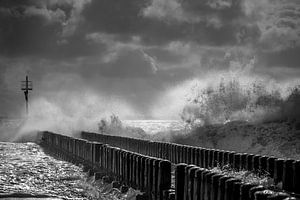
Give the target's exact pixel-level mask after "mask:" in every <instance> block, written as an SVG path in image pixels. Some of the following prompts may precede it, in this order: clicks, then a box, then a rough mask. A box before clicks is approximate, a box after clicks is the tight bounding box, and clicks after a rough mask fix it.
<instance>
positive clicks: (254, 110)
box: [1, 67, 300, 141]
mask: <svg viewBox="0 0 300 200" xmlns="http://www.w3.org/2000/svg"><path fill="white" fill-rule="evenodd" d="M298 85H300V81H299V80H297V79H295V80H285V81H280V80H275V79H272V78H270V77H267V76H262V75H256V74H255V73H253V72H251V70H250V71H249V69H248V68H241V67H240V68H234V69H231V70H229V71H226V72H224V71H211V72H210V73H208V74H207V75H206V76H205V77H196V78H193V79H190V80H186V81H183V82H181V83H179V84H177V85H174V86H170V87H169V88H167V89H162V92H161V94H160V95H159V96H155V97H154V96H151V94H149V95H150V96H151V98H152V99H153V100H152V101H149V102H151V103H148V105H147V106H146V107H145V111H148V113H146V114H145V112H141V109H140V108H139V109H137V108H136V107H135V102H130V101H128V100H126V98H122V96H120V95H119V96H118V95H115V96H111V95H110V96H108V95H106V94H105V93H103V94H102V93H100V92H99V91H97V92H96V91H92V90H86V89H80V90H76V89H74V88H76V87H74V86H73V87H72V88H70V87H64V88H62V89H60V90H59V91H58V92H52V93H45V94H44V93H42V94H40V95H35V96H33V98H32V99H30V105H29V111H30V112H29V115H28V117H24V116H25V114H24V113H22V114H21V116H23V117H21V119H20V120H19V121H18V123H15V126H12V127H13V128H11V127H8V128H7V127H6V128H3V126H1V127H2V128H1V132H2V134H1V135H2V138H1V139H2V140H3V138H4V139H5V140H10V141H18V140H20V139H21V140H22V139H23V138H30V136H32V135H33V136H34V135H35V133H36V132H37V131H42V130H48V131H53V132H58V133H61V134H68V135H71V134H76V133H78V132H79V131H82V130H85V131H94V132H95V131H98V129H99V126H98V125H99V124H98V123H99V122H100V121H101V119H108V120H109V117H110V116H111V115H112V114H114V115H115V116H118V117H119V118H120V119H121V120H122V121H123V120H128V119H130V120H132V119H134V120H149V119H154V120H170V119H171V120H181V121H182V122H184V123H186V124H188V125H190V126H199V125H200V126H203V125H207V124H224V123H227V122H230V121H247V122H252V123H255V122H267V121H278V120H279V121H282V120H292V121H295V120H296V121H297V120H298V119H299V113H300V112H299V109H298V108H297V107H296V105H297V104H299V96H300V95H299V87H298V89H297V86H298ZM82 88H85V87H84V86H82ZM129 125H130V124H129ZM161 127H163V126H161ZM119 128H120V127H119ZM172 128H173V127H172V126H170V127H168V129H170V131H172ZM162 129H163V130H157V132H160V134H161V135H163V134H164V133H165V134H166V138H170V137H171V136H167V135H169V134H170V131H167V130H165V127H164V128H162ZM127 132H128V130H127ZM146 132H147V131H146ZM121 133H122V131H120V130H119V131H118V134H121ZM127 135H128V134H127ZM128 136H130V135H128Z"/></svg>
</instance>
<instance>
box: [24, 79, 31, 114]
mask: <svg viewBox="0 0 300 200" xmlns="http://www.w3.org/2000/svg"><path fill="white" fill-rule="evenodd" d="M21 90H23V91H24V95H25V101H26V114H27V115H28V94H29V93H28V91H29V90H32V81H29V80H28V76H26V80H25V81H22V83H21Z"/></svg>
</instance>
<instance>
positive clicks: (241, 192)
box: [40, 132, 295, 200]
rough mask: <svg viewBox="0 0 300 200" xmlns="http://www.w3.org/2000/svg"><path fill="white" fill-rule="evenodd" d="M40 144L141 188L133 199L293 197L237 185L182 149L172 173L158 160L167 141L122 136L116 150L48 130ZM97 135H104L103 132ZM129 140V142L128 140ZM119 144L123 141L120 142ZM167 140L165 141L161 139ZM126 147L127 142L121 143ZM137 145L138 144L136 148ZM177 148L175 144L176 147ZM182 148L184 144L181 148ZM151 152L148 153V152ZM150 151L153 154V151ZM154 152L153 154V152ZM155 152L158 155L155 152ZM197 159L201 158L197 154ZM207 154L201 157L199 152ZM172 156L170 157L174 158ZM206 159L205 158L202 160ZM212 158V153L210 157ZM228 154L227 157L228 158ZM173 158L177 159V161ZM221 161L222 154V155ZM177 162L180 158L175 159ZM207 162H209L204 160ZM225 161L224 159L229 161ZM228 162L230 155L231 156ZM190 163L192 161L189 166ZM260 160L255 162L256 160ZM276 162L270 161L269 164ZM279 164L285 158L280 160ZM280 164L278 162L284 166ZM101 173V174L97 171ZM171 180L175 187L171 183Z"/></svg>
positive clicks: (92, 138)
mask: <svg viewBox="0 0 300 200" xmlns="http://www.w3.org/2000/svg"><path fill="white" fill-rule="evenodd" d="M40 134H41V136H40V137H41V138H42V140H41V141H42V144H43V145H44V146H45V147H48V149H49V150H51V151H52V152H54V153H56V154H57V155H59V156H60V157H62V158H64V159H68V160H72V161H74V162H80V163H82V164H84V165H85V166H87V167H88V168H90V171H92V172H93V173H94V175H95V177H96V176H98V175H99V174H100V176H101V174H108V175H109V176H110V177H113V178H114V180H117V181H118V182H120V183H122V184H125V185H127V186H129V187H133V188H135V189H139V190H141V191H142V192H143V195H141V196H139V197H138V198H137V199H147V200H175V199H176V200H261V199H262V200H265V199H280V200H285V199H289V200H292V199H295V198H293V197H290V195H289V194H287V193H282V192H273V191H270V190H266V189H265V188H264V187H263V186H258V185H255V184H247V183H242V182H241V180H238V179H236V178H234V177H230V176H227V175H224V174H222V173H220V172H219V173H216V172H214V171H213V170H209V169H208V168H209V166H210V165H209V164H208V163H206V164H205V166H206V167H203V166H200V165H197V163H196V161H197V160H198V161H199V160H202V158H201V159H199V158H198V159H196V158H193V156H189V157H190V158H189V159H188V160H185V159H186V158H185V157H186V156H187V155H188V154H187V153H184V154H181V153H180V152H177V154H180V155H181V156H178V157H180V159H181V160H182V161H190V163H186V164H185V163H177V164H176V165H175V177H174V176H172V167H171V161H170V160H168V159H163V158H162V154H164V155H165V156H166V153H163V152H162V150H158V151H157V150H155V149H152V147H154V146H155V147H156V148H157V149H164V150H167V149H168V148H167V147H168V145H163V146H165V147H159V143H157V142H155V144H152V143H153V142H150V141H149V142H150V143H151V144H152V145H153V146H151V148H150V146H146V143H144V142H146V141H145V140H136V139H128V138H118V137H114V138H115V139H117V140H118V144H119V145H121V144H122V140H123V139H124V140H125V139H126V140H127V142H128V141H130V144H132V145H133V146H130V147H129V146H127V147H128V149H129V148H131V149H130V150H131V151H129V150H128V149H127V150H125V149H124V148H118V147H115V146H117V145H116V143H114V144H109V141H108V140H106V141H105V142H104V141H102V142H101V141H100V139H99V138H98V139H95V138H96V136H97V135H96V136H95V135H93V134H92V133H86V132H84V133H82V137H84V138H85V139H79V138H73V137H68V136H65V135H59V134H55V133H51V132H41V133H40ZM100 137H106V136H104V135H102V136H100ZM132 141H135V142H133V143H131V142H132ZM123 142H124V141H123ZM141 144H143V145H145V146H144V148H145V149H147V151H148V153H145V152H143V154H142V152H139V151H138V150H137V149H133V148H140V149H141V151H145V150H142V146H141ZM165 144H167V143H165ZM124 145H127V144H124ZM137 146H138V147H137ZM178 146H180V145H178ZM185 147H186V146H185ZM150 151H152V153H151V154H152V156H149V154H150ZM155 151H156V152H155ZM174 151H184V152H190V151H186V149H185V148H183V149H176V148H175V149H174ZM158 152H159V153H158ZM158 154H160V156H159V155H158ZM167 154H169V155H173V154H176V152H173V153H172V152H171V151H167ZM195 155H198V157H201V155H202V154H201V153H200V154H195ZM203 155H204V160H203V161H199V162H203V163H205V162H211V163H213V161H211V160H213V159H208V158H209V156H213V155H214V154H210V153H208V154H205V153H204V154H203ZM205 155H207V156H205ZM175 157H176V156H175ZM205 158H206V159H205ZM216 158H217V157H216ZM228 158H229V157H228ZM180 159H179V160H180ZM223 159H224V158H223ZM181 160H180V161H181ZM209 160H210V161H209ZM229 160H230V159H228V161H229ZM233 160H236V159H234V157H233ZM193 162H195V163H194V164H192V163H193ZM259 163H261V162H259ZM275 163H276V162H275ZM284 163H285V162H284ZM284 163H283V164H284ZM103 172H104V173H103ZM174 179H175V185H174V184H173V185H172V184H171V182H172V180H174Z"/></svg>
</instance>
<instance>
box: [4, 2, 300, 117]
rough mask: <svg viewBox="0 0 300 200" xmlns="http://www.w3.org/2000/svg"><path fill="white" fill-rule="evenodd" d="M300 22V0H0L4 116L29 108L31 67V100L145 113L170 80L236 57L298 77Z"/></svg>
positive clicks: (237, 61)
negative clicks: (26, 87) (23, 86)
mask: <svg viewBox="0 0 300 200" xmlns="http://www.w3.org/2000/svg"><path fill="white" fill-rule="evenodd" d="M299 23H300V1H299V0H203V1H199V0H198V1H197V0H0V72H1V77H0V92H1V95H0V102H1V105H0V108H1V112H2V113H1V115H5V114H10V113H18V112H19V111H20V110H22V109H23V108H24V97H23V93H22V91H21V90H20V81H21V80H23V79H24V78H25V75H26V74H28V75H29V77H30V79H31V80H32V81H33V82H34V91H33V92H32V93H31V96H30V98H31V99H38V98H44V99H47V100H49V101H51V100H52V101H55V102H59V103H60V105H64V106H65V107H66V108H67V107H68V104H69V102H72V101H74V99H77V101H76V104H75V105H80V106H82V105H85V104H88V105H87V106H90V108H89V109H91V110H93V109H95V108H94V107H93V106H95V105H98V104H103V105H104V104H106V103H107V102H110V103H111V102H113V103H115V104H119V105H122V106H120V107H118V106H117V108H116V110H121V109H125V110H126V109H127V111H126V112H128V113H129V115H130V113H131V112H135V115H136V116H138V117H143V118H153V117H155V116H153V113H152V111H153V104H156V103H158V104H160V105H161V106H164V105H168V103H169V102H168V101H169V99H168V98H166V99H163V98H161V97H163V96H164V95H166V94H167V93H168V94H169V96H171V97H173V98H176V92H175V93H174V92H173V93H172V92H171V93H170V88H172V87H175V86H176V85H180V84H181V83H184V82H185V81H187V80H191V79H194V78H199V79H201V78H203V77H205V76H206V75H207V74H208V73H209V72H212V71H214V72H216V71H224V70H225V71H226V70H229V69H230V68H232V67H233V66H235V65H238V66H239V67H242V68H243V67H248V66H249V65H251V71H252V73H256V74H260V75H264V76H269V77H272V78H274V79H276V80H288V79H297V78H299V77H300V59H299V55H300V25H299ZM87 96H88V98H87ZM93 97H95V98H93ZM85 98H87V99H88V100H87V101H85V100H84V99H85ZM101 99H102V100H101ZM164 101H166V102H164ZM175 105H176V104H175ZM96 107H97V106H96ZM70 112H72V111H70ZM97 112H101V109H98V110H97ZM131 116H133V114H132V115H131Z"/></svg>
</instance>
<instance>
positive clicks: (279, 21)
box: [243, 0, 300, 51]
mask: <svg viewBox="0 0 300 200" xmlns="http://www.w3.org/2000/svg"><path fill="white" fill-rule="evenodd" d="M243 5H244V6H243V8H244V12H245V14H246V15H247V16H248V17H249V19H252V20H254V23H256V24H257V25H258V27H259V29H260V31H261V37H260V38H259V41H258V42H259V43H260V44H261V47H262V49H263V50H265V51H280V50H283V49H287V48H290V47H294V46H297V45H299V44H300V10H299V8H300V1H293V0H244V4H243Z"/></svg>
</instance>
